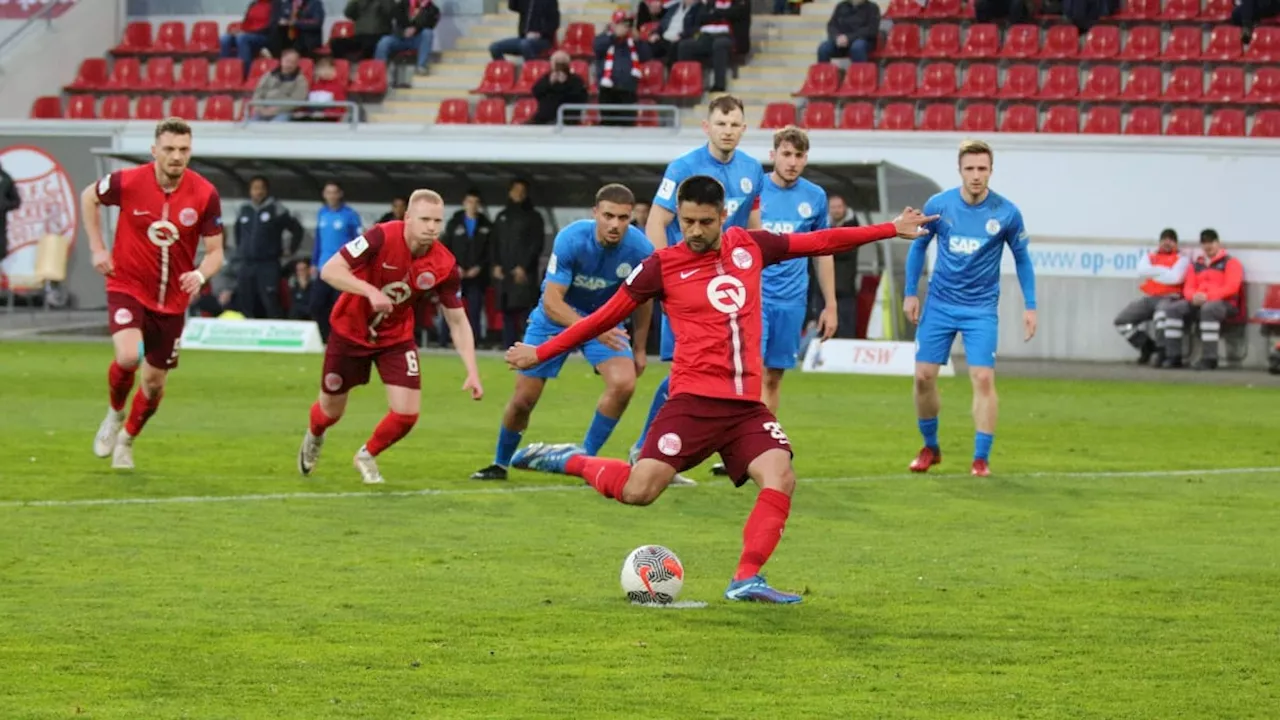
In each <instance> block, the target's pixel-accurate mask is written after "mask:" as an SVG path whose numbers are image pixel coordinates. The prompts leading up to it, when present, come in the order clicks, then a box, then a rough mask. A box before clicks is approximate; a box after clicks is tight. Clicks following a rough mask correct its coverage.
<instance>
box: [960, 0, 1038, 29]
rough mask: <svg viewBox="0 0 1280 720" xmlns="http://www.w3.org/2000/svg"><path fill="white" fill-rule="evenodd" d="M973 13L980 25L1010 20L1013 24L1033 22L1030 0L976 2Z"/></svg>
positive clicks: (983, 0)
mask: <svg viewBox="0 0 1280 720" xmlns="http://www.w3.org/2000/svg"><path fill="white" fill-rule="evenodd" d="M973 12H974V16H975V19H976V20H977V21H978V22H980V23H988V22H994V21H996V20H1008V21H1009V22H1010V23H1011V24H1015V23H1025V22H1030V21H1031V16H1032V10H1031V3H1030V0H974V3H973Z"/></svg>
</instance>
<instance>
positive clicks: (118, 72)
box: [106, 57, 172, 92]
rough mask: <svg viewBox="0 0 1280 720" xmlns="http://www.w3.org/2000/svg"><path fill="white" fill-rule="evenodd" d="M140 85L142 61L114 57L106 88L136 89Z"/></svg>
mask: <svg viewBox="0 0 1280 720" xmlns="http://www.w3.org/2000/svg"><path fill="white" fill-rule="evenodd" d="M170 70H172V66H170ZM141 87H142V61H140V60H139V59H138V58H136V57H122V58H116V61H115V62H114V63H112V65H111V77H110V78H109V79H108V80H107V87H106V89H108V90H114V91H117V92H119V91H128V90H137V89H140V88H141Z"/></svg>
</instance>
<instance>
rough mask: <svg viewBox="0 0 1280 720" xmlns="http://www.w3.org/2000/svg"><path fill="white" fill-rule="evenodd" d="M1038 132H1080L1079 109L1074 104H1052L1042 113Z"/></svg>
mask: <svg viewBox="0 0 1280 720" xmlns="http://www.w3.org/2000/svg"><path fill="white" fill-rule="evenodd" d="M1040 132H1046V133H1059V134H1074V133H1078V132H1080V111H1079V109H1078V108H1077V107H1076V106H1075V105H1054V106H1052V107H1050V108H1049V111H1048V112H1046V113H1045V114H1044V124H1042V125H1041V126H1040Z"/></svg>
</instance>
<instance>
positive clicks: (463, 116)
mask: <svg viewBox="0 0 1280 720" xmlns="http://www.w3.org/2000/svg"><path fill="white" fill-rule="evenodd" d="M535 109H536V105H535ZM470 122H471V106H470V105H468V104H467V101H466V100H463V99H461V98H451V99H449V100H445V101H444V102H442V103H440V110H439V111H438V112H437V113H436V124H437V125H466V124H468V123H470Z"/></svg>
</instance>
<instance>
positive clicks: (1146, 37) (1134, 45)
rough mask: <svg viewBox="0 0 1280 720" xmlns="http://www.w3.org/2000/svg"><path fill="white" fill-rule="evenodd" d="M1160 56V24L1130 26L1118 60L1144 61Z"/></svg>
mask: <svg viewBox="0 0 1280 720" xmlns="http://www.w3.org/2000/svg"><path fill="white" fill-rule="evenodd" d="M1158 57H1160V26H1159V25H1139V26H1138V27H1135V28H1130V29H1129V33H1128V34H1127V35H1126V36H1125V40H1124V46H1123V47H1122V48H1121V49H1120V56H1119V57H1118V58H1117V59H1118V60H1124V61H1127V62H1144V61H1147V60H1155V59H1156V58H1158Z"/></svg>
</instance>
